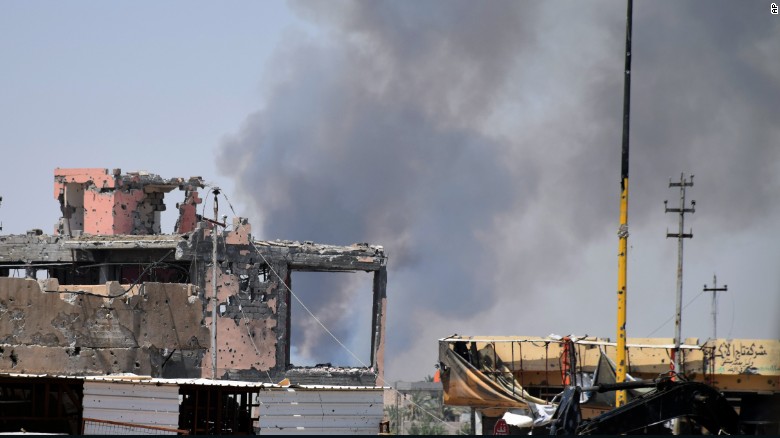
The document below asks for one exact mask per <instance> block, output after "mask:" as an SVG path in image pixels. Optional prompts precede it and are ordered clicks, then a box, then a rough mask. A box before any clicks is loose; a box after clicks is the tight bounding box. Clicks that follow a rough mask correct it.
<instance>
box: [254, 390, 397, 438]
mask: <svg viewBox="0 0 780 438" xmlns="http://www.w3.org/2000/svg"><path fill="white" fill-rule="evenodd" d="M383 415H384V399H383V390H382V389H381V388H376V389H373V390H365V389H361V390H350V389H342V390H336V389H327V390H314V389H305V390H300V389H298V390H292V389H287V390H272V391H260V434H268V435H290V434H292V435H300V434H306V435H311V434H315V435H367V434H368V435H370V434H377V433H378V432H379V422H380V421H382V417H383Z"/></svg>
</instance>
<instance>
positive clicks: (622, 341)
mask: <svg viewBox="0 0 780 438" xmlns="http://www.w3.org/2000/svg"><path fill="white" fill-rule="evenodd" d="M633 4H634V3H633V1H632V0H628V2H627V6H626V56H625V69H624V71H623V142H622V146H621V160H620V228H618V239H619V241H618V290H617V346H616V350H617V351H616V355H615V358H616V359H617V360H616V362H617V364H616V369H615V381H616V382H618V383H620V382H624V381H625V380H626V368H627V367H628V360H627V358H626V307H627V303H628V296H627V295H628V290H627V288H626V273H627V271H628V264H627V261H628V254H627V253H628V139H629V136H628V128H629V121H630V114H631V19H632V15H633V13H632V11H633ZM626 401H627V398H626V391H625V390H619V391H615V406H618V407H620V406H622V405H624V404H626Z"/></svg>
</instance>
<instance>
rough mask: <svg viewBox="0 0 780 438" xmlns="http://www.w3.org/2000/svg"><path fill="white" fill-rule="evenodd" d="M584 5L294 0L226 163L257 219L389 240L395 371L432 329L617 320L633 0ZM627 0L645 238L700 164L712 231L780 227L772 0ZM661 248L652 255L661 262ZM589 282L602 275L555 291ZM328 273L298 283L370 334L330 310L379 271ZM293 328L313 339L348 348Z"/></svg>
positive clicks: (417, 352) (635, 190)
mask: <svg viewBox="0 0 780 438" xmlns="http://www.w3.org/2000/svg"><path fill="white" fill-rule="evenodd" d="M705 3H706V6H704V5H705ZM587 6H588V7H587V8H574V7H572V4H570V3H558V2H545V3H541V2H538V3H529V2H489V3H475V2H468V1H463V2H459V1H450V2H434V1H427V2H425V1H424V2H398V1H393V2H389V1H388V2H347V1H345V2H328V3H318V2H296V3H293V7H294V9H295V10H296V11H297V12H298V13H299V14H300V16H302V17H304V18H306V19H308V20H309V21H310V22H311V23H312V24H314V25H315V26H316V29H317V31H316V32H315V34H314V35H310V36H306V35H298V36H295V37H291V39H290V40H289V41H287V42H286V43H285V44H284V45H282V46H280V47H279V48H278V53H277V56H276V62H275V64H274V68H273V69H272V70H271V71H269V72H268V76H267V78H265V79H266V83H267V84H268V85H267V89H266V92H265V98H264V100H263V102H262V104H261V105H260V108H261V109H260V110H259V111H257V112H256V113H254V114H251V115H250V116H249V117H248V118H247V119H246V121H245V122H244V125H243V127H242V128H241V129H240V130H239V131H238V132H237V133H235V134H234V135H232V136H231V137H229V138H228V139H226V140H225V141H224V143H223V144H222V146H221V148H220V150H219V153H218V162H219V165H220V167H221V169H222V170H223V171H224V172H225V173H226V174H228V175H231V176H233V177H234V178H236V186H237V188H238V189H239V190H240V193H239V196H241V198H242V200H244V201H245V202H246V203H247V205H249V206H250V208H251V209H252V215H251V217H252V218H253V222H254V223H255V225H256V229H257V230H258V231H256V232H255V235H257V236H260V237H261V238H270V239H276V238H280V239H292V240H300V241H302V240H314V241H317V242H323V243H334V244H350V243H354V242H372V243H376V244H382V245H384V246H385V248H386V251H387V253H388V254H389V276H388V302H389V314H388V328H387V338H388V349H387V356H386V357H387V358H388V359H387V365H388V373H389V376H390V377H391V378H394V377H405V378H412V377H417V378H419V377H421V376H422V375H424V374H425V373H427V372H430V370H429V369H430V366H429V365H430V364H432V363H433V361H434V360H435V354H436V353H435V351H436V347H435V341H436V338H438V337H443V336H446V335H450V334H452V333H455V332H457V333H460V334H524V335H545V334H547V333H548V332H549V331H557V332H559V333H563V334H566V332H565V330H572V331H577V332H578V333H581V334H582V333H585V332H588V333H590V334H594V335H600V336H609V335H610V333H611V331H612V325H613V324H612V322H611V320H610V316H611V315H612V313H613V312H612V310H611V308H612V307H613V306H612V301H611V299H612V296H613V295H612V294H611V292H612V290H613V289H614V287H615V282H616V272H615V268H614V267H615V265H616V262H617V258H616V255H615V251H616V249H617V238H616V237H615V230H616V228H617V206H618V191H619V190H618V188H619V170H620V169H619V160H620V155H619V153H620V138H621V111H622V98H623V96H622V90H623V72H622V68H623V49H624V37H625V34H624V32H625V4H624V3H623V2H612V1H604V2H598V3H588V5H587ZM765 9H766V10H765ZM634 10H635V12H634V51H633V55H634V59H633V75H632V77H633V81H634V84H633V95H632V101H633V102H632V123H631V129H632V131H631V132H632V134H631V144H632V146H631V147H632V156H631V177H632V178H631V190H632V192H631V196H632V201H631V205H630V216H629V221H630V223H631V224H632V229H633V231H634V234H635V235H636V234H637V233H641V232H643V231H647V233H652V234H653V236H655V235H656V234H659V235H662V233H663V231H664V228H665V227H667V226H674V225H675V222H673V219H672V218H668V217H664V215H663V211H662V200H663V199H670V200H674V199H675V198H674V196H675V193H674V192H671V191H669V190H668V188H666V184H667V181H668V178H669V177H679V174H680V172H686V173H691V172H692V173H695V174H696V175H697V176H696V187H695V194H694V195H693V198H694V199H697V200H699V201H700V203H699V205H700V206H701V208H706V210H705V211H706V213H705V214H703V215H700V216H703V217H699V216H696V217H695V218H694V221H695V223H696V225H697V226H701V227H702V228H704V229H705V230H707V232H708V233H709V238H710V239H713V238H714V236H715V235H717V234H718V233H729V232H732V231H733V230H734V228H735V227H736V228H738V229H739V232H740V233H745V235H751V233H755V234H756V235H759V234H760V235H763V236H766V235H767V233H769V234H770V235H771V236H773V237H775V238H776V237H780V236H778V234H779V233H778V231H777V229H776V228H774V229H772V230H765V229H761V227H764V226H765V224H766V223H767V221H766V219H767V218H771V217H773V216H772V215H775V214H777V212H778V210H777V209H776V208H772V205H777V202H778V201H780V190H778V189H780V178H778V176H777V175H778V174H780V173H779V172H778V171H780V165H779V160H778V158H780V157H778V154H780V145H778V143H779V140H780V122H779V121H778V119H777V115H778V114H780V85H779V84H780V61H778V59H780V47H778V45H777V44H776V41H780V38H779V37H780V21H779V20H777V19H775V20H772V18H773V17H772V16H770V15H769V12H768V8H765V7H764V4H763V3H760V2H744V3H739V4H736V3H731V2H692V3H685V4H673V3H637V4H635V6H634ZM705 206H706V207H705ZM698 214H699V213H698V212H697V215H698ZM258 222H261V223H258ZM260 230H262V231H260ZM637 237H638V240H636V242H637V243H640V242H641V243H644V242H645V241H648V242H649V241H651V239H645V238H644V237H642V235H641V234H639V235H638V236H637ZM653 239H655V240H653V241H652V242H653V245H656V244H657V245H666V244H670V243H669V242H664V241H663V238H662V237H661V238H658V239H656V238H655V237H653ZM605 245H606V246H609V247H610V248H611V247H613V246H614V249H612V250H610V251H608V252H607V257H602V256H601V252H598V251H600V250H598V251H597V250H596V249H595V248H602V247H604V246H605ZM653 254H656V253H653ZM665 258H666V254H665V253H664V254H660V255H658V256H657V257H656V258H655V259H653V260H650V261H649V262H648V263H647V264H643V266H642V268H641V269H642V270H643V272H651V273H652V272H655V270H657V271H658V272H664V274H663V275H666V271H665V270H666V269H667V266H666V265H664V264H663V263H665ZM602 274H603V275H602ZM669 276H670V277H671V276H672V274H671V273H670V274H669ZM580 278H582V279H585V280H583V281H584V284H585V286H586V287H593V288H595V289H598V293H596V291H593V290H589V289H573V288H569V289H567V288H563V289H562V287H563V286H564V285H569V284H573V282H577V281H579V280H578V279H580ZM672 280H673V279H672ZM312 281H314V280H312ZM327 281H328V282H331V280H327ZM340 281H342V284H345V285H348V282H349V280H347V281H346V282H345V281H344V280H340ZM697 282H698V281H697ZM293 284H295V276H293ZM766 284H767V287H768V288H769V290H772V288H774V290H775V291H777V290H778V279H777V278H773V279H766ZM293 289H294V290H295V289H296V288H295V286H293ZM306 289H307V290H309V289H311V288H310V287H306ZM328 289H329V290H330V293H328V294H322V293H308V294H307V295H306V296H302V297H301V298H302V299H303V300H304V302H306V304H307V306H308V307H309V308H311V309H316V311H317V313H318V316H319V315H321V316H322V318H321V319H323V321H324V322H325V323H326V325H329V326H332V327H333V329H332V330H333V331H334V333H335V334H336V335H337V336H339V337H340V338H342V339H357V340H358V341H360V340H361V339H363V340H364V341H361V342H363V343H365V344H368V343H370V341H369V340H368V339H369V338H368V326H367V325H366V327H363V326H359V327H357V328H356V327H354V326H353V325H350V324H344V323H343V322H339V321H340V315H343V314H345V313H349V312H350V308H349V307H348V306H347V307H345V303H350V302H353V301H354V298H355V297H356V295H355V294H358V293H370V289H369V290H367V291H357V290H356V289H355V288H354V287H343V288H338V287H335V286H334V285H333V284H331V286H330V287H328ZM637 289H640V290H641V289H642V287H641V286H640V287H638V288H637ZM584 297H589V298H587V299H586V298H584ZM640 301H641V300H640ZM775 302H776V303H778V305H776V306H775V309H776V310H775V311H774V313H775V314H777V313H778V312H777V311H780V309H779V308H778V306H780V302H778V301H775ZM672 307H673V306H672ZM604 308H608V309H609V310H608V311H607V312H606V313H604V316H599V317H598V318H593V314H594V313H599V312H602V313H603V309H604ZM551 309H554V310H553V311H552V312H551ZM352 310H353V311H354V309H352ZM362 311H364V312H368V311H370V307H369V308H367V309H364V310H360V309H358V310H357V312H362ZM607 315H608V316H607ZM662 316H663V317H665V316H666V314H663V315H662ZM662 319H663V318H662ZM295 324H296V323H295V321H294V327H293V334H294V336H303V337H302V338H294V339H293V345H296V344H298V345H301V346H304V345H305V348H303V349H302V350H305V351H302V352H301V354H302V355H303V356H309V357H312V358H316V359H313V362H312V363H314V361H316V362H325V361H332V362H334V363H339V360H341V363H344V357H345V355H344V353H343V352H341V351H339V349H338V348H334V347H333V346H332V345H329V344H327V343H326V342H324V341H323V342H313V341H312V340H313V339H315V338H314V337H306V335H305V333H313V331H314V330H313V329H311V328H310V327H309V328H307V329H304V326H305V324H306V323H303V322H300V323H299V324H301V325H299V326H297V327H299V328H298V329H296V326H295ZM645 325H646V326H648V327H649V326H653V327H654V326H655V324H654V322H653V321H651V322H648V323H646V324H645ZM642 327H643V328H644V326H642ZM364 328H365V330H363V329H364ZM364 332H365V333H364ZM296 333H298V335H296ZM775 333H780V326H779V327H776V328H775ZM644 334H645V333H636V334H634V335H633V336H642V335H644ZM629 335H632V334H631V333H629ZM690 335H691V336H694V334H693V333H691V334H690ZM312 336H315V335H312ZM696 336H702V337H706V334H702V335H696ZM756 336H770V335H766V334H763V335H756ZM366 359H367V358H366ZM428 362H430V364H429V363H428ZM404 363H405V364H407V365H405V366H403V367H402V366H400V364H404ZM410 363H411V364H414V365H411V366H410V365H408V364H410Z"/></svg>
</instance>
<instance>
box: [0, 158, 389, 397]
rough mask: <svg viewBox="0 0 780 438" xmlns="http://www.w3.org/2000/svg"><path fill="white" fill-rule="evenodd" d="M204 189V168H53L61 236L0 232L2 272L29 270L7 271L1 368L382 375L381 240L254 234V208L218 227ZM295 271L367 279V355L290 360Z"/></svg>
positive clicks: (0, 297)
mask: <svg viewBox="0 0 780 438" xmlns="http://www.w3.org/2000/svg"><path fill="white" fill-rule="evenodd" d="M204 187H205V185H204V184H203V182H202V180H201V179H200V178H199V177H192V178H189V179H186V180H185V179H184V178H171V179H163V178H161V177H159V176H158V175H154V174H149V173H146V172H131V173H127V174H122V173H121V171H120V170H119V169H115V170H114V171H112V172H110V171H109V170H108V169H57V170H55V187H54V194H55V197H56V198H57V199H58V200H59V202H60V206H61V209H62V218H61V219H60V222H59V224H58V226H57V230H56V232H55V234H53V235H45V234H43V233H42V232H40V230H33V231H31V232H28V233H27V234H26V235H7V236H0V265H2V266H1V267H0V277H8V276H9V274H11V273H12V272H24V273H25V275H26V276H27V277H28V278H27V279H11V278H0V348H1V349H2V351H0V372H1V371H7V372H20V371H22V370H24V372H36V373H38V372H40V373H50V374H65V375H67V374H105V373H116V372H132V373H139V374H150V375H153V376H160V377H193V376H197V377H211V376H212V375H214V376H215V377H218V378H228V379H246V380H262V381H273V382H278V381H280V380H282V379H283V378H289V379H290V380H291V382H293V383H317V384H352V385H374V384H376V383H377V381H378V379H381V378H382V374H383V368H384V344H385V341H384V339H385V312H386V304H387V300H386V284H387V271H386V261H387V259H386V257H385V254H384V249H383V248H382V247H381V246H374V245H369V244H354V245H350V246H333V245H321V244H315V243H312V242H304V243H300V242H293V241H261V240H255V239H254V238H253V237H252V234H251V226H250V224H249V221H248V220H247V219H244V218H235V219H234V220H233V222H232V224H216V223H215V221H209V220H206V219H203V218H201V217H200V216H199V215H197V210H196V208H197V205H198V204H200V203H201V202H202V201H201V198H200V197H199V195H198V191H197V190H198V188H204ZM175 188H178V189H180V190H183V191H184V193H185V196H184V201H183V202H181V203H179V204H177V205H176V207H177V209H178V210H179V211H178V213H179V218H178V220H177V224H176V231H177V233H175V234H160V231H159V212H160V211H162V210H164V208H165V206H164V204H163V203H162V200H163V195H164V194H165V193H167V192H169V191H171V190H173V189H175ZM215 237H216V238H215ZM215 248H216V258H214V253H215ZM295 271H323V272H358V271H364V272H367V273H369V275H371V276H372V282H371V283H372V291H371V305H370V306H366V307H369V308H366V309H361V311H362V312H365V313H369V315H370V320H371V324H370V328H369V327H366V328H365V330H369V329H370V333H369V335H370V336H369V337H370V347H369V350H370V358H369V360H370V363H369V364H368V365H369V366H367V367H358V368H355V367H343V366H339V364H332V366H327V367H326V366H321V367H316V366H315V367H294V366H292V365H291V364H290V327H291V317H293V318H294V317H297V316H296V315H291V313H290V309H291V307H290V304H291V294H290V279H291V274H292V273H293V272H295ZM41 277H45V279H44V280H41V281H40V282H39V281H36V280H35V279H36V278H41ZM334 299H337V298H334ZM214 318H216V324H213V322H214ZM214 337H215V339H216V342H214V341H212V339H213V338H214ZM212 357H215V358H216V364H215V363H214V361H213V360H212ZM214 365H216V367H214Z"/></svg>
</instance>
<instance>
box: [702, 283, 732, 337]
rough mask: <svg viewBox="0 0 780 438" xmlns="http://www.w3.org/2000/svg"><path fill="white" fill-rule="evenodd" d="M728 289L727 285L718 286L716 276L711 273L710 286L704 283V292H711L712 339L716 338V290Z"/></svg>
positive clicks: (724, 290)
mask: <svg viewBox="0 0 780 438" xmlns="http://www.w3.org/2000/svg"><path fill="white" fill-rule="evenodd" d="M727 290H729V285H727V284H724V285H723V287H721V288H718V277H716V276H715V274H712V287H711V288H708V287H707V285H706V284H705V285H704V292H712V339H713V340H715V339H718V299H717V295H718V292H726V291H727Z"/></svg>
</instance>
